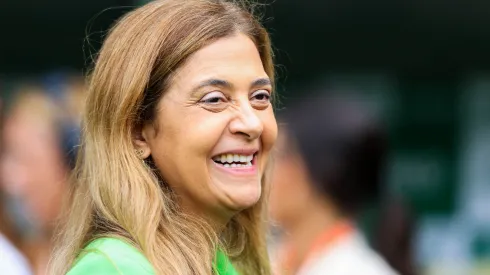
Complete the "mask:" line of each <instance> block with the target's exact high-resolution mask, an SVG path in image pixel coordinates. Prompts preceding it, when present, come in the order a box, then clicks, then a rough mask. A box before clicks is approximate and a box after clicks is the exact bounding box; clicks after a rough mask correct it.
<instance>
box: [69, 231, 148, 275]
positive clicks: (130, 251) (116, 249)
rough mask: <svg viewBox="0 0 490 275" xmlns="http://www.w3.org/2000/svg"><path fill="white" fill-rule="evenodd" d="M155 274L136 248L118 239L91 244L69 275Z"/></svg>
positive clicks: (96, 241)
mask: <svg viewBox="0 0 490 275" xmlns="http://www.w3.org/2000/svg"><path fill="white" fill-rule="evenodd" d="M85 274H94V275H97V274H107V275H112V274H114V275H116V274H117V275H133V274H155V273H154V271H153V267H152V266H151V264H150V262H149V261H148V260H147V259H146V258H145V256H144V255H143V254H142V253H141V252H140V251H139V250H138V249H136V248H135V247H134V246H132V245H130V244H129V243H127V242H125V241H123V240H120V239H117V238H100V239H96V240H94V241H92V242H90V243H89V244H88V245H87V246H86V247H85V248H84V249H83V250H82V251H81V252H80V255H79V257H78V258H77V260H76V262H75V264H74V265H73V267H72V269H71V270H70V271H69V272H68V275H85Z"/></svg>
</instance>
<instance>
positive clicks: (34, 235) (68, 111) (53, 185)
mask: <svg viewBox="0 0 490 275" xmlns="http://www.w3.org/2000/svg"><path fill="white" fill-rule="evenodd" d="M2 94H3V95H4V96H3V98H2V103H1V111H2V117H1V122H2V127H1V132H0V136H1V143H0V144H1V147H0V149H1V155H0V221H1V222H0V254H2V257H0V266H1V267H0V270H1V272H0V273H1V274H29V273H28V271H26V270H25V269H27V268H28V269H30V270H31V271H32V273H33V274H45V273H44V270H45V268H46V266H47V264H48V261H49V258H50V254H51V250H52V245H53V231H54V229H55V227H56V219H57V217H58V215H59V214H60V211H61V209H62V205H63V201H64V199H65V198H67V194H68V191H69V188H70V186H69V174H70V170H71V167H72V165H73V164H74V160H75V156H76V145H77V144H78V138H79V137H78V136H79V125H80V114H81V110H82V108H83V102H84V100H83V98H84V79H83V78H82V77H79V76H72V75H68V76H65V75H57V74H54V75H49V76H47V77H43V78H41V79H34V80H29V81H27V82H25V81H23V82H21V84H20V85H14V87H13V88H12V89H11V90H10V91H8V93H7V92H6V91H5V89H3V91H2ZM17 251H18V252H20V253H17ZM21 255H22V256H21ZM9 267H12V268H16V269H18V270H17V271H15V270H10V269H9ZM20 270H24V271H23V273H19V272H20Z"/></svg>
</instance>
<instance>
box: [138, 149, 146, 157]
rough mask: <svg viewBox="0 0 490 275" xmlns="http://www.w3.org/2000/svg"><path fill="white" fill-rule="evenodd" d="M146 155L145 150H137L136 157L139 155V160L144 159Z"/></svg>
mask: <svg viewBox="0 0 490 275" xmlns="http://www.w3.org/2000/svg"><path fill="white" fill-rule="evenodd" d="M144 153H145V151H144V150H143V149H138V150H136V155H137V156H138V157H139V158H142V157H143V154H144Z"/></svg>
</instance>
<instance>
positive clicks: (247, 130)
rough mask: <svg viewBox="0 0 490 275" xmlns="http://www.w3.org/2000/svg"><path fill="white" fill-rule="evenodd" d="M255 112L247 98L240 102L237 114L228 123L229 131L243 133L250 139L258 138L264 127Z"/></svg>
mask: <svg viewBox="0 0 490 275" xmlns="http://www.w3.org/2000/svg"><path fill="white" fill-rule="evenodd" d="M256 112H257V111H256V110H255V109H254V108H252V106H251V105H250V102H248V100H247V102H246V103H243V104H240V108H239V110H238V113H237V116H236V117H235V118H234V119H233V121H231V123H230V132H231V133H232V134H241V135H244V136H246V137H247V139H250V140H253V139H257V138H259V137H260V135H261V134H262V131H263V130H264V127H263V123H262V120H261V119H260V118H259V116H258V115H257V113H256Z"/></svg>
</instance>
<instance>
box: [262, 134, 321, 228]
mask: <svg viewBox="0 0 490 275" xmlns="http://www.w3.org/2000/svg"><path fill="white" fill-rule="evenodd" d="M276 153H277V154H276V156H275V158H274V169H273V173H272V186H271V194H270V200H269V207H270V214H271V217H272V219H273V220H274V221H275V222H277V223H279V224H280V225H282V226H284V227H286V228H287V227H288V226H289V225H294V224H295V223H296V221H297V220H298V218H300V217H302V216H304V214H305V213H308V212H309V211H311V209H309V203H310V202H311V200H312V198H313V197H314V196H312V194H311V193H312V190H311V188H310V187H309V180H308V176H307V170H306V167H305V164H304V162H303V161H302V159H301V158H300V157H299V155H298V154H296V153H295V150H294V148H291V144H290V142H289V141H288V139H287V136H286V135H285V131H281V135H280V138H279V139H278V144H277V151H276Z"/></svg>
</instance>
